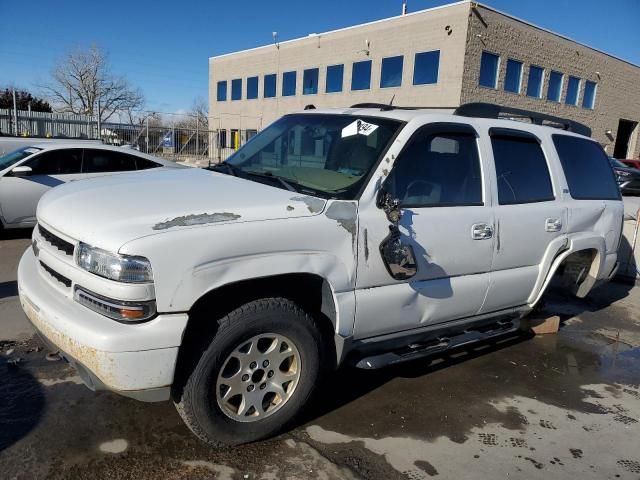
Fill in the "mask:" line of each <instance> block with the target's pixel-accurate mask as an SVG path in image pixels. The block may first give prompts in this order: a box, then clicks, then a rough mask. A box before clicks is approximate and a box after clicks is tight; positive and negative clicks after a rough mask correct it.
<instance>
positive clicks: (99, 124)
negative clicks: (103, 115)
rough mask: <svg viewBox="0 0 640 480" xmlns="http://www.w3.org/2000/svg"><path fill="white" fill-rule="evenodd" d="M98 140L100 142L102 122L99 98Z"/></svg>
mask: <svg viewBox="0 0 640 480" xmlns="http://www.w3.org/2000/svg"><path fill="white" fill-rule="evenodd" d="M98 139H100V140H102V120H101V119H100V98H98Z"/></svg>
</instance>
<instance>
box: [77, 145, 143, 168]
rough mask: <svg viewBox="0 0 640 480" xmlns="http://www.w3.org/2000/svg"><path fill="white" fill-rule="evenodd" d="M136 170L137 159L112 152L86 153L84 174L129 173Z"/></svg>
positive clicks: (87, 151) (89, 151) (97, 151)
mask: <svg viewBox="0 0 640 480" xmlns="http://www.w3.org/2000/svg"><path fill="white" fill-rule="evenodd" d="M135 169H136V159H135V157H132V156H131V155H127V154H126V153H120V152H112V151H111V150H89V149H85V151H84V161H83V162H82V172H83V173H102V172H127V171H131V170H135Z"/></svg>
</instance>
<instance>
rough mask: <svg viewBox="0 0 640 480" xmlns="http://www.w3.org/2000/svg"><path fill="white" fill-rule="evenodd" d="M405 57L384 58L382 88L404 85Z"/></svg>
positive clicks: (381, 77) (381, 78)
mask: <svg viewBox="0 0 640 480" xmlns="http://www.w3.org/2000/svg"><path fill="white" fill-rule="evenodd" d="M403 65H404V57H403V56H402V55H400V56H398V57H387V58H383V59H382V70H381V72H380V88H388V87H399V86H400V85H402V66H403Z"/></svg>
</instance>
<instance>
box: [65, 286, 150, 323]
mask: <svg viewBox="0 0 640 480" xmlns="http://www.w3.org/2000/svg"><path fill="white" fill-rule="evenodd" d="M74 298H75V300H76V302H78V303H79V304H80V305H83V306H85V307H87V308H88V309H90V310H93V311H94V312H96V313H99V314H101V315H104V316H105V317H109V318H111V319H113V320H117V321H119V322H126V323H134V322H142V321H145V320H150V319H151V318H153V317H154V316H155V315H156V302H155V301H150V302H125V301H121V300H114V299H111V298H106V297H103V296H102V295H98V294H96V293H93V292H89V291H88V290H85V289H83V288H81V287H77V286H76V290H75V293H74Z"/></svg>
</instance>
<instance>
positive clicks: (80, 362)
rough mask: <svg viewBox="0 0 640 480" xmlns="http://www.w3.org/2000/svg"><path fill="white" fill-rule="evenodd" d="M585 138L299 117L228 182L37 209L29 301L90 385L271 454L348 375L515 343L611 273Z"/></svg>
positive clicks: (166, 183) (416, 121)
mask: <svg viewBox="0 0 640 480" xmlns="http://www.w3.org/2000/svg"><path fill="white" fill-rule="evenodd" d="M504 113H506V114H508V115H518V114H520V115H523V116H527V117H532V118H533V119H534V120H535V121H536V122H546V121H549V122H551V123H554V124H559V125H561V126H563V127H564V128H565V130H563V129H558V128H551V127H548V126H540V125H534V124H528V123H523V122H516V121H512V120H502V119H497V118H496V117H498V116H499V115H500V114H504ZM575 132H585V133H587V130H586V129H585V128H584V127H583V126H581V125H579V124H575V123H572V122H568V121H564V120H562V119H557V118H554V117H548V116H545V117H543V116H539V115H536V114H533V113H530V112H521V111H516V110H514V109H504V108H501V107H497V106H493V105H485V104H470V105H464V106H462V107H460V108H459V109H457V110H456V112H455V113H452V114H445V113H442V112H441V111H438V110H408V109H401V108H390V107H386V106H383V107H380V106H377V107H376V106H372V105H369V106H368V107H366V108H364V107H358V106H356V107H354V108H350V109H331V110H308V111H305V112H303V113H299V114H293V115H287V116H285V117H283V118H282V119H280V120H278V121H277V122H275V123H274V124H273V125H271V126H269V127H268V128H266V129H265V130H264V131H262V132H261V133H260V134H259V135H257V136H256V137H254V138H253V139H252V140H251V141H250V142H248V143H247V144H246V145H245V146H243V147H242V148H241V149H239V150H238V151H237V152H236V153H235V154H234V155H233V156H232V157H230V158H229V159H228V160H227V161H226V162H225V163H223V164H220V165H218V166H216V167H215V168H214V171H207V170H195V169H194V170H192V169H188V170H177V171H174V170H172V171H157V172H148V173H143V174H137V175H119V176H113V177H109V178H100V179H96V180H91V181H85V182H78V183H75V184H71V185H66V186H64V187H61V188H56V189H54V190H53V191H51V192H50V193H48V194H47V195H45V196H44V197H43V199H42V201H41V202H40V205H39V207H38V228H36V229H35V230H34V235H33V248H30V249H29V250H28V251H27V252H25V254H24V256H23V258H22V260H21V262H20V266H19V271H18V286H19V292H20V299H21V303H22V306H23V308H24V310H25V312H26V313H27V315H28V317H29V318H30V319H31V322H32V323H33V325H34V326H35V328H36V329H37V330H38V331H39V332H40V333H41V334H42V336H43V338H45V339H46V341H47V342H49V343H50V344H51V345H52V348H53V349H55V350H59V351H60V352H61V354H62V355H63V356H64V357H65V358H67V359H68V360H69V361H70V362H71V363H72V364H73V365H75V367H76V368H77V369H78V372H79V374H80V376H81V377H82V378H83V380H84V381H85V383H86V384H87V385H88V386H89V387H90V388H92V389H108V390H112V391H114V392H117V393H120V394H122V395H126V396H130V397H134V398H138V399H141V400H146V401H158V400H168V399H170V398H171V399H173V401H174V402H175V404H176V406H177V409H178V411H179V412H180V415H181V416H182V418H183V419H184V421H185V422H186V423H187V425H188V426H189V427H190V428H191V430H192V431H193V432H194V433H195V434H196V435H197V436H198V437H199V438H201V439H202V440H204V441H206V442H208V443H209V444H211V445H222V444H238V443H242V442H249V441H253V440H257V439H261V438H265V437H268V436H271V435H273V434H275V433H276V432H278V431H280V430H282V429H283V428H286V427H287V426H288V425H290V424H291V422H292V420H293V419H295V417H296V415H297V414H298V413H299V412H300V411H301V409H302V408H303V407H304V405H305V404H306V403H307V401H308V400H309V398H310V396H311V394H312V392H313V390H314V388H316V386H318V385H321V383H320V382H319V380H320V377H321V375H322V374H323V373H324V372H327V371H329V370H331V369H333V368H336V367H337V366H339V365H341V364H343V363H344V362H349V363H351V364H354V365H356V366H358V367H360V368H365V369H371V368H379V367H383V366H385V365H389V364H395V363H398V362H402V361H406V360H411V359H415V358H419V357H423V356H425V355H431V354H433V353H435V352H442V351H444V350H447V349H450V348H453V347H456V346H460V345H462V344H466V343H469V342H474V341H477V340H482V339H487V338H491V337H494V336H497V335H503V334H505V333H507V332H514V331H517V330H518V329H519V328H520V324H519V319H520V318H521V317H523V316H524V315H526V314H527V313H528V312H530V311H531V310H532V309H533V307H534V306H535V305H536V304H537V302H538V301H539V299H540V298H541V296H542V294H543V292H544V291H545V290H546V289H547V287H548V285H549V284H550V283H551V280H552V279H554V283H556V282H555V280H557V283H558V285H560V286H562V287H563V288H566V289H568V290H569V291H570V292H572V293H575V294H576V295H578V296H584V295H586V294H587V293H588V292H589V291H590V290H591V289H592V287H593V286H594V285H596V284H597V283H598V282H601V281H606V280H608V279H609V278H610V277H611V276H612V275H614V273H615V271H616V267H617V253H616V252H617V249H618V244H619V242H620V235H621V229H622V219H623V205H622V202H621V198H620V192H619V191H618V187H617V185H616V180H615V178H614V176H613V172H612V170H611V167H610V165H609V160H608V158H607V156H606V154H605V153H604V151H603V149H602V148H601V146H600V145H599V144H598V143H597V142H595V141H593V140H591V139H590V138H588V137H586V136H583V135H579V134H577V133H575Z"/></svg>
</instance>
